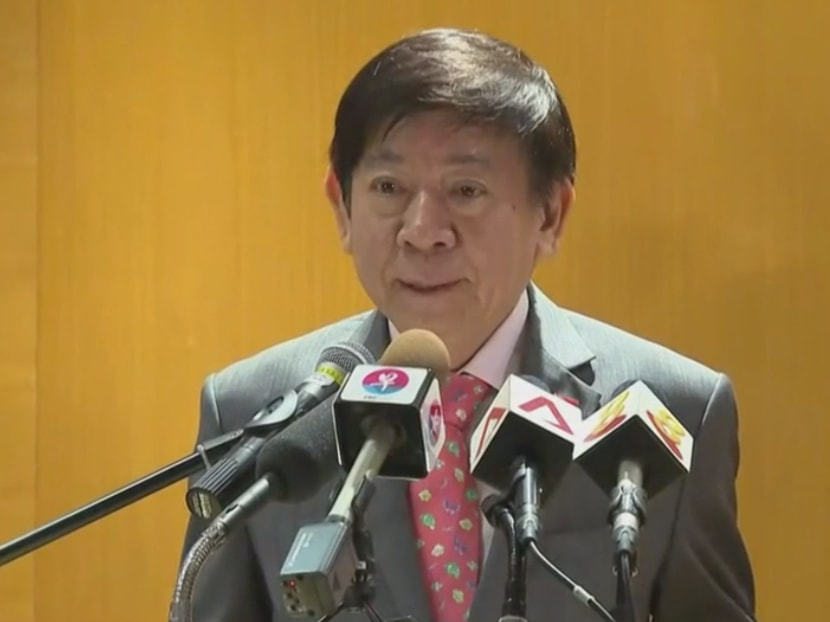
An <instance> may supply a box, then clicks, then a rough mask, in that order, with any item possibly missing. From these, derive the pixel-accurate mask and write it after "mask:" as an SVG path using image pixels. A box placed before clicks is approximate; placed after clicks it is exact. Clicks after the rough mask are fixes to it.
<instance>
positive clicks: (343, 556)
mask: <svg viewBox="0 0 830 622" xmlns="http://www.w3.org/2000/svg"><path fill="white" fill-rule="evenodd" d="M344 484H346V480H345V479H344V480H342V481H341V483H340V488H341V489H342V486H343V485H344ZM374 492H375V485H374V483H373V482H372V481H371V480H370V479H369V478H368V477H363V479H362V480H361V482H360V484H359V487H358V489H357V491H356V492H355V494H354V498H353V499H352V502H351V506H350V507H351V521H350V522H349V521H342V520H331V519H329V520H324V521H323V522H320V523H317V524H314V525H308V526H306V527H303V528H302V529H301V530H300V532H299V533H298V534H297V537H296V539H295V540H294V546H292V548H291V550H290V551H289V552H288V555H287V557H286V560H285V563H284V564H283V567H282V571H281V572H280V579H281V583H282V593H283V600H284V603H285V607H286V609H287V610H288V611H289V613H290V614H292V615H306V616H311V617H314V616H320V614H322V616H320V617H318V618H317V622H331V621H332V620H334V619H335V618H336V617H337V616H338V615H339V614H340V613H342V612H346V611H348V612H362V613H363V614H364V615H365V616H366V618H367V619H368V620H369V621H370V622H384V620H383V618H382V617H381V615H380V613H379V612H378V611H377V609H375V607H374V605H373V604H372V600H373V599H374V595H375V585H374V573H375V558H374V547H373V544H372V535H371V532H370V531H369V529H368V527H367V526H366V521H365V518H364V515H365V512H366V508H368V506H369V501H370V500H371V498H372V496H373V495H374ZM338 495H339V493H338ZM388 622H416V621H415V620H413V618H411V617H406V618H395V619H394V620H389V621H388Z"/></svg>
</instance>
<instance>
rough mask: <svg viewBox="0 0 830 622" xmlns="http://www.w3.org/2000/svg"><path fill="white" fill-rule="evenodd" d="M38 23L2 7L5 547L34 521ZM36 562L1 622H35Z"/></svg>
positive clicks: (13, 570) (14, 7)
mask: <svg viewBox="0 0 830 622" xmlns="http://www.w3.org/2000/svg"><path fill="white" fill-rule="evenodd" d="M36 214H37V22H36V12H35V4H34V2H32V1H31V0H6V1H4V2H2V3H0V425H1V426H2V434H0V473H2V475H0V541H5V540H9V539H11V538H13V537H15V536H16V535H18V534H19V533H21V532H23V531H25V530H26V529H29V528H30V527H31V526H32V523H33V521H34V515H35V477H36V470H35V430H36V414H37V411H36V388H35V378H36V374H35V351H36V347H37V341H36V327H37V220H36ZM33 580H34V560H33V559H32V558H29V559H23V560H19V561H18V562H17V563H16V564H15V565H14V566H12V565H9V566H6V567H3V568H0V619H2V620H3V621H4V622H34V606H33V595H34V583H33Z"/></svg>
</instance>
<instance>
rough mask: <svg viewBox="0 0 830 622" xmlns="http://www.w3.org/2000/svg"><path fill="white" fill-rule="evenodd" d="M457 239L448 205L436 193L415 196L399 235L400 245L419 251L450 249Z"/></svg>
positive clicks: (423, 193)
mask: <svg viewBox="0 0 830 622" xmlns="http://www.w3.org/2000/svg"><path fill="white" fill-rule="evenodd" d="M455 242H456V236H455V231H454V230H453V227H452V219H451V218H450V213H449V206H448V205H447V204H446V202H445V201H444V200H443V198H442V197H441V196H440V195H439V194H438V193H436V192H433V191H429V190H421V191H419V192H417V193H415V194H413V195H412V199H411V200H410V202H409V204H408V205H407V207H406V211H405V212H404V218H403V223H402V225H401V229H400V231H399V232H398V244H399V245H400V246H403V247H407V246H408V247H410V248H414V249H416V250H420V251H425V252H426V251H434V250H440V249H443V248H451V247H453V246H454V245H455Z"/></svg>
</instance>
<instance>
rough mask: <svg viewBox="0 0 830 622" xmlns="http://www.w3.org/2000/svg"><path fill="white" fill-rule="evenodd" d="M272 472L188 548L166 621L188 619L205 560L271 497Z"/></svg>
mask: <svg viewBox="0 0 830 622" xmlns="http://www.w3.org/2000/svg"><path fill="white" fill-rule="evenodd" d="M275 480H276V476H275V475H272V474H268V475H264V476H262V477H260V478H259V479H258V480H257V481H256V482H254V484H253V485H252V486H251V487H250V488H248V489H247V490H246V491H245V492H243V493H242V494H241V495H239V496H238V497H237V498H236V499H235V500H234V501H232V502H231V503H230V505H228V507H227V508H225V509H224V510H223V511H222V513H221V514H220V515H219V516H217V517H216V518H215V519H214V520H213V522H211V524H210V525H208V527H207V529H205V530H204V531H203V532H202V533H201V534H199V538H198V539H197V540H196V542H195V543H194V544H193V546H191V547H190V550H189V551H188V552H187V556H186V557H185V560H184V563H183V564H182V568H181V571H180V572H179V576H178V577H177V579H176V587H175V588H174V590H173V598H172V600H171V602H170V609H169V612H168V618H167V619H168V622H190V621H191V620H192V617H191V616H192V612H191V603H192V600H193V590H194V589H195V587H196V580H197V579H198V578H199V573H200V572H201V571H202V568H203V567H204V565H205V563H206V562H207V560H208V559H209V558H210V556H211V555H213V554H214V553H215V552H216V551H217V550H219V548H220V547H221V546H223V545H224V544H225V542H227V540H228V537H229V536H230V534H231V533H232V532H233V531H234V529H236V528H237V527H238V526H240V525H241V524H242V523H243V522H245V521H246V520H247V519H248V518H249V517H250V516H251V515H253V514H254V513H255V512H256V511H257V510H259V509H260V508H261V507H262V506H264V505H265V504H266V503H267V502H268V501H270V499H271V494H270V488H271V486H272V485H273V483H274V481H275Z"/></svg>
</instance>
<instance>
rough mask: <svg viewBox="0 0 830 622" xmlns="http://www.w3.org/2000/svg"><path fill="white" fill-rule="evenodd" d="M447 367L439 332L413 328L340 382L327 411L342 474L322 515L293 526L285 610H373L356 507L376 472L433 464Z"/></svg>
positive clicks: (367, 554) (413, 473)
mask: <svg viewBox="0 0 830 622" xmlns="http://www.w3.org/2000/svg"><path fill="white" fill-rule="evenodd" d="M448 369H449V354H448V353H447V350H446V347H445V346H444V344H443V343H442V342H441V341H440V339H438V338H437V337H436V336H435V335H433V334H432V333H429V332H428V331H421V330H412V331H406V332H404V333H402V334H401V335H400V336H399V337H398V338H397V339H395V340H394V341H393V342H392V343H391V344H390V346H389V347H388V348H387V350H386V352H384V354H383V357H382V358H381V360H380V361H379V364H378V365H362V366H358V367H357V368H355V370H354V372H353V373H352V374H351V376H350V377H349V379H348V380H347V382H346V384H344V385H343V388H342V389H341V391H340V393H339V395H338V396H337V398H336V399H335V402H334V407H333V415H334V427H335V430H334V432H335V439H336V445H337V455H338V461H339V463H340V465H341V466H342V467H343V468H344V469H348V474H347V476H346V478H345V480H344V482H343V485H342V487H341V489H340V491H339V494H338V495H337V497H336V499H335V500H334V502H333V503H332V505H331V508H330V510H329V513H328V515H327V517H326V518H325V519H324V520H323V521H322V522H320V523H317V524H314V525H306V526H304V527H302V528H301V529H300V530H299V532H298V533H297V536H296V538H295V540H294V543H293V545H292V546H291V549H290V550H289V552H288V555H287V556H286V559H285V562H284V563H283V566H282V569H281V571H280V580H281V582H282V592H283V602H284V604H285V607H286V609H287V611H288V612H289V614H291V615H293V616H299V615H305V616H311V617H319V616H331V615H334V614H336V613H337V612H339V611H340V610H342V609H344V608H349V609H359V608H362V609H368V610H369V611H370V612H371V611H372V609H371V602H370V600H371V593H370V592H369V590H368V580H369V576H370V575H371V572H372V569H371V566H372V563H373V562H372V560H371V557H372V553H371V540H370V536H369V534H368V532H367V531H366V530H365V527H364V526H363V520H362V514H363V512H364V511H365V509H366V507H367V506H368V503H369V500H370V498H371V496H372V493H373V480H374V479H375V477H384V476H385V477H396V478H406V479H419V478H422V477H425V476H426V475H427V474H428V473H429V472H430V470H431V469H432V468H433V466H434V464H435V461H436V458H437V455H438V453H439V451H440V449H441V446H442V445H443V442H444V418H443V413H442V411H441V398H440V386H439V382H438V378H444V377H445V376H446V374H447V371H448ZM350 590H351V591H350Z"/></svg>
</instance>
